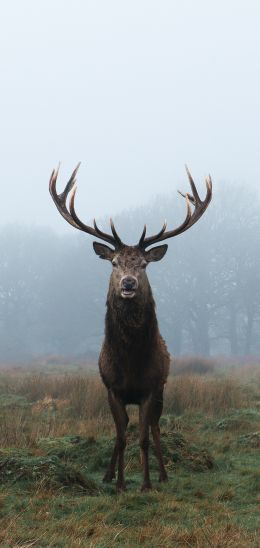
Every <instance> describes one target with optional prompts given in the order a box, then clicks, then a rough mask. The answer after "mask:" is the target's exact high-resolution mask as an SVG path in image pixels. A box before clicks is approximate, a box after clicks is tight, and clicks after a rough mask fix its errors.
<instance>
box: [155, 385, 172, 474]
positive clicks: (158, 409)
mask: <svg viewBox="0 0 260 548" xmlns="http://www.w3.org/2000/svg"><path fill="white" fill-rule="evenodd" d="M162 409H163V392H161V393H158V394H156V395H154V396H153V406H152V410H151V431H152V436H153V441H154V445H155V454H156V457H157V459H158V463H159V470H160V475H159V481H167V480H168V477H167V472H166V470H165V467H164V464H163V456H162V448H161V441H160V427H159V419H160V416H161V414H162Z"/></svg>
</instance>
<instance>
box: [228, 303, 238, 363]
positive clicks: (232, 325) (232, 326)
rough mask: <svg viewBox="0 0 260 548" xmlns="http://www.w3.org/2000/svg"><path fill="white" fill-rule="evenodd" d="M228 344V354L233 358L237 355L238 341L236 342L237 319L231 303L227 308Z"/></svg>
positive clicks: (233, 305) (234, 308)
mask: <svg viewBox="0 0 260 548" xmlns="http://www.w3.org/2000/svg"><path fill="white" fill-rule="evenodd" d="M229 342H230V352H231V354H232V355H233V356H237V355H238V340H237V317H236V307H235V303H234V302H233V301H231V302H230V306H229Z"/></svg>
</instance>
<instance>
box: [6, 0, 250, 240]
mask: <svg viewBox="0 0 260 548" xmlns="http://www.w3.org/2000/svg"><path fill="white" fill-rule="evenodd" d="M0 44H1V50H0V68H1V112H0V114H1V116H0V119H1V124H0V139H1V178H2V181H1V202H2V203H1V216H0V224H5V223H6V222H14V221H19V222H27V223H37V224H46V225H48V226H50V227H54V228H56V229H58V230H61V231H63V230H64V231H65V230H72V229H71V228H70V227H68V225H67V224H66V223H65V221H63V219H62V218H61V217H60V216H59V214H58V212H57V210H56V209H55V207H54V205H53V203H52V202H51V198H50V196H49V194H48V190H47V187H48V179H49V176H50V172H51V170H52V168H53V167H54V166H56V165H57V163H58V161H59V160H60V161H61V163H62V169H61V174H60V179H59V183H60V185H59V188H60V189H62V186H63V185H64V184H65V182H66V180H67V179H68V177H69V175H70V173H71V171H72V170H73V168H74V166H75V165H76V164H77V162H78V161H79V160H81V162H82V165H81V168H80V171H79V175H78V196H77V209H78V211H79V213H80V216H81V217H82V218H83V219H85V220H90V219H92V218H93V217H94V216H96V217H97V218H98V217H99V216H101V215H103V214H108V215H109V214H111V213H114V212H118V211H120V210H122V209H125V208H127V207H132V206H136V205H140V204H141V203H145V202H146V201H149V200H150V198H151V197H153V196H154V195H156V194H158V193H167V192H169V191H171V190H172V189H174V188H176V187H180V188H182V189H183V190H185V189H186V188H187V183H186V177H185V171H184V164H185V163H187V164H188V165H189V167H190V169H191V171H192V173H193V175H194V178H195V179H196V181H198V182H199V187H200V188H202V184H203V178H204V176H205V175H207V174H208V172H210V173H211V175H212V177H213V180H214V183H215V185H216V188H217V187H218V185H220V184H221V185H223V184H225V181H231V182H233V183H234V200H235V193H236V184H235V183H237V182H242V183H243V184H245V185H248V186H250V187H251V188H252V186H253V187H255V188H256V189H259V186H260V161H259V158H258V155H259V154H258V153H259V143H260V110H259V100H260V99H259V98H260V3H259V2H258V1H257V0H247V1H245V0H244V1H239V0H228V1H227V0H225V1H223V0H218V1H217V0H215V1H213V0H212V1H208V0H178V1H177V0H162V1H160V2H159V0H158V1H151V0H138V1H137V0H131V2H126V1H123V0H118V1H115V0H109V1H105V0H92V1H87V0H73V1H72V0H69V1H68V0H52V1H50V0H44V1H42V0H38V1H35V0H34V1H33V0H23V1H22V2H21V1H19V0H9V1H8V2H2V3H1V17H0ZM177 199H178V198H177V195H176V200H177ZM168 220H169V219H168ZM159 221H161V219H160V220H159ZM169 221H170V220H169ZM159 224H160V223H159ZM67 227H68V228H67Z"/></svg>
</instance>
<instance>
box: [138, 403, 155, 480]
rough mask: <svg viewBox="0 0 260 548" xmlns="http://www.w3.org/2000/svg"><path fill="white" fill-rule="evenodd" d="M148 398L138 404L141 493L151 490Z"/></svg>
mask: <svg viewBox="0 0 260 548" xmlns="http://www.w3.org/2000/svg"><path fill="white" fill-rule="evenodd" d="M150 405H151V402H150V398H149V399H148V400H146V401H144V402H142V403H141V404H140V407H139V428H140V449H141V461H142V465H143V474H144V477H143V484H142V487H141V491H146V490H148V489H151V487H152V484H151V480H150V471H149V424H150V421H149V419H150Z"/></svg>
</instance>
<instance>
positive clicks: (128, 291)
mask: <svg viewBox="0 0 260 548" xmlns="http://www.w3.org/2000/svg"><path fill="white" fill-rule="evenodd" d="M137 288H138V281H137V278H135V276H124V277H123V278H122V279H121V296H122V297H123V299H132V298H133V297H134V296H135V293H136V290H137Z"/></svg>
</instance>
